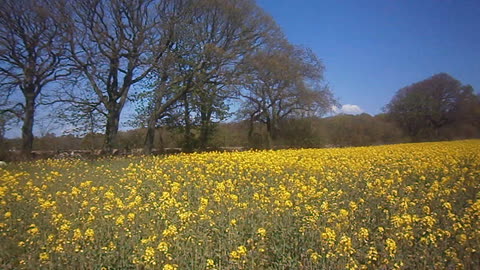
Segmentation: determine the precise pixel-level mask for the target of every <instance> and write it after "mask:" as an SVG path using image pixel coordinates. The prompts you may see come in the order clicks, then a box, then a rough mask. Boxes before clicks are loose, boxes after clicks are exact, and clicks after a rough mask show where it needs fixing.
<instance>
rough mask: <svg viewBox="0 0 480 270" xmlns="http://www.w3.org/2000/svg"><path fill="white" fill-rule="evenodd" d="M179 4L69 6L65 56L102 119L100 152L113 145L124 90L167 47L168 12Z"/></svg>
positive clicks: (105, 0) (140, 0) (96, 0)
mask: <svg viewBox="0 0 480 270" xmlns="http://www.w3.org/2000/svg"><path fill="white" fill-rule="evenodd" d="M175 2H180V0H178V1H175V0H158V1H157V0H85V1H72V6H71V10H72V14H71V15H70V16H71V18H72V20H71V23H70V31H69V32H68V40H69V56H70V59H71V60H72V63H73V64H74V66H75V68H76V70H78V71H79V75H81V76H82V77H83V78H84V79H85V80H86V81H87V82H88V84H89V85H88V86H89V89H91V90H92V91H93V92H94V94H95V100H92V102H91V104H89V105H88V106H89V107H92V104H98V106H101V107H102V108H101V109H99V110H101V111H104V113H105V117H106V123H105V140H104V146H103V148H104V150H105V151H107V152H110V151H111V150H112V148H113V147H114V146H115V142H116V136H117V132H118V128H119V121H120V114H121V112H122V110H123V108H124V106H125V103H126V101H127V98H128V96H129V91H130V89H131V88H132V86H134V85H135V84H137V83H139V82H140V81H142V80H143V79H145V78H146V77H147V76H148V75H149V74H150V73H151V72H152V70H153V69H154V68H155V67H156V65H157V64H158V62H159V61H160V59H162V57H163V56H164V55H165V53H166V51H167V50H168V49H169V48H170V47H171V46H172V40H173V38H174V37H173V31H172V27H173V23H174V22H173V21H172V20H171V16H170V13H171V12H172V9H173V8H174V3H175Z"/></svg>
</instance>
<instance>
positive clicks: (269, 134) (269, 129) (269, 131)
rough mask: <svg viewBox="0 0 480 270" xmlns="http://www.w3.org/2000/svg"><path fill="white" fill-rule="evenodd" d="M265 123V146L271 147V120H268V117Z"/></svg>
mask: <svg viewBox="0 0 480 270" xmlns="http://www.w3.org/2000/svg"><path fill="white" fill-rule="evenodd" d="M266 125H267V148H268V149H272V133H273V129H272V121H271V120H270V118H267V121H266Z"/></svg>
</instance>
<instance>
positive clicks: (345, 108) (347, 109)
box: [332, 104, 363, 114]
mask: <svg viewBox="0 0 480 270" xmlns="http://www.w3.org/2000/svg"><path fill="white" fill-rule="evenodd" d="M332 111H333V113H335V114H341V113H343V114H361V113H363V110H362V108H360V107H359V106H358V105H353V104H345V105H342V107H341V108H338V107H336V106H333V107H332Z"/></svg>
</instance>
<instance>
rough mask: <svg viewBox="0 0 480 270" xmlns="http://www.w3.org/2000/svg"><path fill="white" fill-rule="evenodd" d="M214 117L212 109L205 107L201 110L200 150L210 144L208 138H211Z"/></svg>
mask: <svg viewBox="0 0 480 270" xmlns="http://www.w3.org/2000/svg"><path fill="white" fill-rule="evenodd" d="M211 117H212V110H211V109H204V110H202V111H201V112H200V119H201V121H202V123H201V126H200V138H199V140H200V145H199V148H200V150H206V149H207V145H208V140H209V139H210V135H211V134H210V133H211V132H212V131H211V129H210V118H211Z"/></svg>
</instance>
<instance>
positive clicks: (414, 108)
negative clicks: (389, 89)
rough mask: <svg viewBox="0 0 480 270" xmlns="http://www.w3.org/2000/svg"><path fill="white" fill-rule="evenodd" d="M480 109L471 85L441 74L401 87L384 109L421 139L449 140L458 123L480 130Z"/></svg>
mask: <svg viewBox="0 0 480 270" xmlns="http://www.w3.org/2000/svg"><path fill="white" fill-rule="evenodd" d="M479 108H480V99H479V98H478V96H475V93H474V92H473V88H472V87H471V86H469V85H462V83H461V82H460V81H458V80H456V79H455V78H453V77H452V76H450V75H448V74H446V73H440V74H436V75H433V76H432V77H430V78H428V79H426V80H423V81H420V82H417V83H414V84H412V85H410V86H407V87H404V88H402V89H400V90H398V91H397V93H396V94H395V96H394V97H393V98H392V100H391V101H390V103H389V104H388V105H387V106H386V108H385V109H386V112H387V113H388V115H389V116H390V118H391V119H393V120H394V121H396V122H397V124H398V125H399V126H400V127H401V128H402V129H403V130H404V131H405V132H406V133H407V134H408V135H409V136H411V137H412V139H413V140H417V141H418V140H432V139H437V140H438V139H449V136H448V135H447V134H448V133H449V131H450V133H451V131H454V130H455V129H457V128H458V126H459V125H463V126H464V125H470V126H472V127H473V129H477V130H480V125H479V122H478V119H480V111H479ZM454 133H455V132H454ZM457 134H458V135H460V136H461V135H462V134H461V133H460V132H459V133H457ZM451 135H452V134H451ZM451 135H450V136H451ZM454 136H455V135H454Z"/></svg>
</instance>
